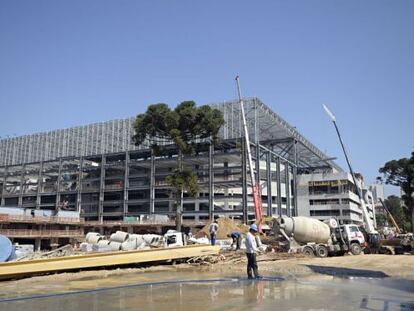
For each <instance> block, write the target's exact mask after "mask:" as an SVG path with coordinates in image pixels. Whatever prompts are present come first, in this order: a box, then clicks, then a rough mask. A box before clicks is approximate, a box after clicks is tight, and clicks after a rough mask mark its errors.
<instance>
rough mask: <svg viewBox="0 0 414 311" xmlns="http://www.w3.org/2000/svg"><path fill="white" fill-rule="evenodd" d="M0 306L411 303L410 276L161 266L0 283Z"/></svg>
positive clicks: (356, 306)
mask: <svg viewBox="0 0 414 311" xmlns="http://www.w3.org/2000/svg"><path fill="white" fill-rule="evenodd" d="M0 286H1V290H0V310H5V311H6V310H7V311H14V310H19V311H20V310H24V311H32V310H33V311H35V310H41V311H49V310H62V311H63V310H65V311H66V310H74V311H75V310H76V311H83V310H96V311H105V310H167V311H172V310H191V311H200V310H238V311H239V310H414V281H408V280H401V279H393V278H337V277H333V276H329V275H313V276H311V277H302V278H296V277H294V276H285V277H281V276H276V275H266V276H265V278H264V279H263V280H253V281H251V280H247V279H246V278H245V277H244V276H240V275H231V274H215V273H212V272H200V271H199V270H194V271H180V272H177V271H170V272H169V271H160V272H144V273H131V274H128V275H118V276H117V275H113V276H108V277H105V276H102V277H84V278H79V279H77V280H74V281H65V280H59V279H57V280H56V281H52V280H51V279H50V278H49V279H48V280H42V278H38V279H37V280H36V282H25V281H14V282H3V283H0Z"/></svg>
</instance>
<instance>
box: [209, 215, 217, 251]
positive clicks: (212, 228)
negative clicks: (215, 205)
mask: <svg viewBox="0 0 414 311" xmlns="http://www.w3.org/2000/svg"><path fill="white" fill-rule="evenodd" d="M217 230H218V223H217V220H215V221H214V222H212V223H211V224H210V226H209V227H208V232H209V233H210V241H211V245H216V236H217Z"/></svg>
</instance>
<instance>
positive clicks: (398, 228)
mask: <svg viewBox="0 0 414 311" xmlns="http://www.w3.org/2000/svg"><path fill="white" fill-rule="evenodd" d="M379 201H380V202H381V205H382V207H383V208H384V209H385V211H386V212H387V214H388V217H389V218H390V219H391V222H392V224H393V226H394V227H395V229H397V233H399V234H401V229H400V226H398V224H397V222H396V221H395V219H394V216H392V214H391V211H390V210H389V209H388V208H387V206H386V205H385V203H384V201H383V200H382V199H381V198H380V199H379Z"/></svg>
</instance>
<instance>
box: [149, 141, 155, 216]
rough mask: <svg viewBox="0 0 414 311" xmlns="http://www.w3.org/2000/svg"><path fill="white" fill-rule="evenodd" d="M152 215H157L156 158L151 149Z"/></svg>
mask: <svg viewBox="0 0 414 311" xmlns="http://www.w3.org/2000/svg"><path fill="white" fill-rule="evenodd" d="M149 213H150V215H152V214H154V213H155V156H154V150H153V149H152V148H151V171H150V209H149Z"/></svg>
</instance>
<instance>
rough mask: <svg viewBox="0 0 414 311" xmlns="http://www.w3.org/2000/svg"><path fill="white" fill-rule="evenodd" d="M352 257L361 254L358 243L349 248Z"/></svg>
mask: <svg viewBox="0 0 414 311" xmlns="http://www.w3.org/2000/svg"><path fill="white" fill-rule="evenodd" d="M350 251H351V253H352V255H359V254H361V252H362V247H361V245H359V244H358V243H352V244H351V247H350Z"/></svg>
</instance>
